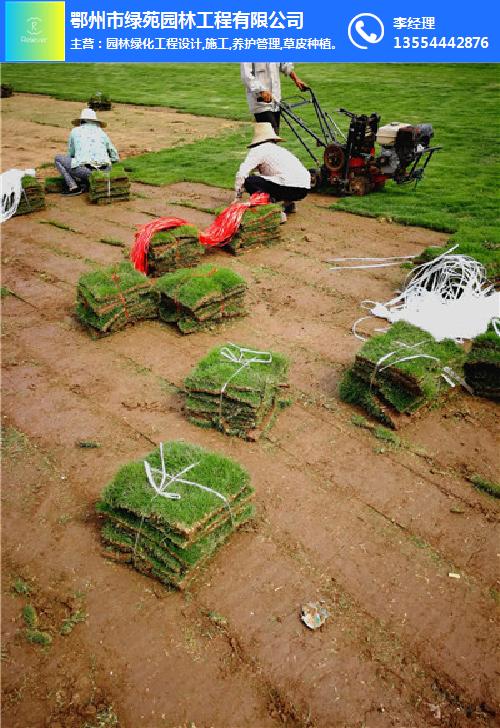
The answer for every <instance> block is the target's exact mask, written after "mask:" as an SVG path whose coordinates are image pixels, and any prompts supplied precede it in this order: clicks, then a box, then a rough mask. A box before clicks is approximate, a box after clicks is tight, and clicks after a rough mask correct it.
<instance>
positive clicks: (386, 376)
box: [339, 321, 465, 427]
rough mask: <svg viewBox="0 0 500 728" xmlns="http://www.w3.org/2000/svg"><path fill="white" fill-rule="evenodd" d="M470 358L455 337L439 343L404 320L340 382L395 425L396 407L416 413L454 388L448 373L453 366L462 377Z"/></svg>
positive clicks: (369, 347)
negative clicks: (453, 339)
mask: <svg viewBox="0 0 500 728" xmlns="http://www.w3.org/2000/svg"><path fill="white" fill-rule="evenodd" d="M464 360H465V354H464V351H463V349H462V348H461V347H459V346H458V345H457V344H456V343H455V342H454V341H452V340H450V339H446V340H444V341H441V342H437V341H436V340H435V339H434V338H433V337H432V336H431V335H430V334H428V333H427V332H425V331H423V330H422V329H419V328H417V327H416V326H412V325H411V324H407V323H405V322H403V321H400V322H398V323H395V324H393V325H392V326H391V327H390V329H389V331H388V332H387V333H385V334H381V335H380V336H374V337H373V338H371V339H370V340H369V341H367V342H366V343H365V344H364V345H363V347H362V348H361V350H360V351H359V352H358V354H356V358H355V361H354V364H353V366H352V367H351V368H350V369H349V370H348V371H347V372H346V373H345V375H344V378H343V380H342V382H341V384H340V389H339V392H340V397H341V399H342V400H343V401H345V402H348V403H350V404H355V405H358V406H359V407H361V408H362V409H364V410H365V412H367V413H368V414H369V415H370V416H372V417H373V418H375V419H378V420H380V421H381V422H383V423H384V424H386V425H388V426H390V427H395V419H394V416H393V415H394V412H396V413H406V414H410V413H412V412H415V411H416V410H418V409H420V408H421V407H423V406H425V405H428V404H430V403H431V402H434V401H437V400H439V399H440V398H441V397H442V396H443V395H445V394H446V393H448V392H449V390H450V386H451V385H450V384H449V382H448V381H447V379H446V378H444V377H443V373H445V374H446V369H450V370H451V376H453V373H455V374H458V375H459V376H460V375H461V374H462V372H463V364H464ZM448 378H449V377H448Z"/></svg>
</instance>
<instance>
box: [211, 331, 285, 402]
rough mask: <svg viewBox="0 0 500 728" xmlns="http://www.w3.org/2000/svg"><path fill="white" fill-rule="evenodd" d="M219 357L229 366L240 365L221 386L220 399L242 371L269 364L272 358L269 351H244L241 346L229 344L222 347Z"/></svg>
mask: <svg viewBox="0 0 500 728" xmlns="http://www.w3.org/2000/svg"><path fill="white" fill-rule="evenodd" d="M220 356H221V357H222V358H223V359H227V360H228V361H230V362H231V364H240V367H239V368H238V369H237V370H236V371H235V372H234V373H233V374H231V376H230V377H229V379H228V380H227V382H225V383H224V384H223V385H222V388H221V391H220V392H221V397H222V395H223V394H224V392H225V391H226V389H227V385H228V384H229V382H230V381H231V380H232V379H234V378H235V377H236V376H237V375H238V374H239V373H240V372H241V371H242V370H243V369H246V368H247V367H249V366H251V365H252V364H271V362H272V360H273V356H272V354H271V352H270V351H258V350H257V349H245V347H243V346H238V345H237V344H232V343H229V344H228V345H227V346H224V347H222V349H221V350H220Z"/></svg>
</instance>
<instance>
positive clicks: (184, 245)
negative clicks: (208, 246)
mask: <svg viewBox="0 0 500 728" xmlns="http://www.w3.org/2000/svg"><path fill="white" fill-rule="evenodd" d="M204 254H205V248H204V247H203V245H201V244H200V241H199V231H198V228H196V227H195V226H194V225H181V226H180V227H176V228H171V229H170V230H162V231H161V232H158V233H155V234H154V235H153V237H152V238H151V242H150V244H149V249H148V253H147V271H148V274H149V275H150V276H153V277H156V276H162V275H164V274H165V273H170V272H172V271H175V270H178V269H179V268H193V267H194V266H197V265H198V263H199V262H200V260H201V257H202V255H204Z"/></svg>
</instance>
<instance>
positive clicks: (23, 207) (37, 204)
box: [16, 175, 45, 215]
mask: <svg viewBox="0 0 500 728" xmlns="http://www.w3.org/2000/svg"><path fill="white" fill-rule="evenodd" d="M21 187H22V192H21V199H20V201H19V205H18V206H17V210H16V215H27V214H28V213H30V212H36V211H37V210H43V209H44V208H45V192H44V189H43V187H42V185H41V184H40V182H39V181H38V180H37V179H35V177H30V176H29V175H25V176H24V177H23V178H22V180H21Z"/></svg>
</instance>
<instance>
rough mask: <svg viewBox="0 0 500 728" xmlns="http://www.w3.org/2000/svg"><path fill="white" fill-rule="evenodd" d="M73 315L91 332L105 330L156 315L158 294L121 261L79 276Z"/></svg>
mask: <svg viewBox="0 0 500 728" xmlns="http://www.w3.org/2000/svg"><path fill="white" fill-rule="evenodd" d="M76 315H77V317H78V319H79V320H80V321H81V323H82V324H83V325H84V326H86V327H87V328H88V329H90V330H91V331H92V332H95V333H96V334H108V333H111V332H113V331H119V330H120V329H123V328H125V326H127V324H132V323H135V322H136V321H143V320H145V319H152V318H156V317H157V315H158V294H157V293H156V292H155V291H154V289H153V287H152V285H151V281H150V280H149V279H148V278H147V277H146V276H145V275H144V274H143V273H139V271H136V270H135V268H134V267H133V266H132V264H131V263H130V262H128V261H123V262H122V263H119V264H117V265H113V266H110V267H109V268H102V269H100V270H95V271H91V272H89V273H85V274H84V275H83V276H81V277H80V279H79V281H78V285H77V293H76Z"/></svg>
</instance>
